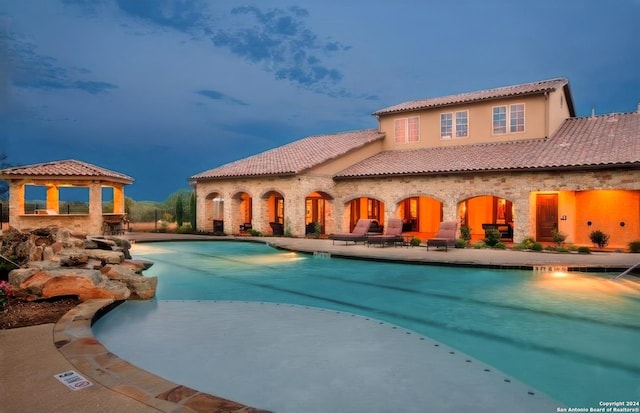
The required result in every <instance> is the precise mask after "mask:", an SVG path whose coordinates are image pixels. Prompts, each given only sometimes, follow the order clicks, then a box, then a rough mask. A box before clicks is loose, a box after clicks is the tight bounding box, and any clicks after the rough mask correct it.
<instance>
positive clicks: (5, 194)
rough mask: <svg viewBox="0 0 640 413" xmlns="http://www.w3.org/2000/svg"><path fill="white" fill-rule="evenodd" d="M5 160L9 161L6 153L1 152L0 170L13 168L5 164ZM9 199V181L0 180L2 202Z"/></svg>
mask: <svg viewBox="0 0 640 413" xmlns="http://www.w3.org/2000/svg"><path fill="white" fill-rule="evenodd" d="M5 159H7V155H6V154H5V153H4V152H0V169H5V168H8V167H10V166H11V165H9V164H8V163H6V162H5ZM8 199H9V183H8V182H7V181H2V180H0V200H2V201H7V200H8Z"/></svg>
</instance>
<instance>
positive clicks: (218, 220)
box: [204, 192, 224, 234]
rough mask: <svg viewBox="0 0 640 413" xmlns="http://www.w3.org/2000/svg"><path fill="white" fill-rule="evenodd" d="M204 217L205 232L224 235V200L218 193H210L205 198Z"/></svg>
mask: <svg viewBox="0 0 640 413" xmlns="http://www.w3.org/2000/svg"><path fill="white" fill-rule="evenodd" d="M205 199H206V201H205V206H204V216H205V222H206V227H205V229H206V230H211V232H213V233H214V234H223V233H224V198H223V197H222V194H221V193H219V192H211V193H209V194H208V195H207V196H206V198H205Z"/></svg>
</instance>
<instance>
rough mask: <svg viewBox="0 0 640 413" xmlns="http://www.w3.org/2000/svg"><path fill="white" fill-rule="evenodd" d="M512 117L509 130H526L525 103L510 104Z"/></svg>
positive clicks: (513, 131) (512, 131)
mask: <svg viewBox="0 0 640 413" xmlns="http://www.w3.org/2000/svg"><path fill="white" fill-rule="evenodd" d="M509 112H510V118H511V121H510V123H509V132H511V133H515V132H524V103H518V104H517V105H510V106H509Z"/></svg>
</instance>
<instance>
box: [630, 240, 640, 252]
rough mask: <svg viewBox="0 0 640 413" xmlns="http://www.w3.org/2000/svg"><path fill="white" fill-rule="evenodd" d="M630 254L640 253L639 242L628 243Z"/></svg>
mask: <svg viewBox="0 0 640 413" xmlns="http://www.w3.org/2000/svg"><path fill="white" fill-rule="evenodd" d="M629 251H630V252H634V253H635V252H640V241H631V242H630V243H629Z"/></svg>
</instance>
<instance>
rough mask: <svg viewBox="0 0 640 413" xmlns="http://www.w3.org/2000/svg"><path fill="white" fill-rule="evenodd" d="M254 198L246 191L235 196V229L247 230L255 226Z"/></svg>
mask: <svg viewBox="0 0 640 413" xmlns="http://www.w3.org/2000/svg"><path fill="white" fill-rule="evenodd" d="M252 221H253V199H252V198H251V195H249V194H248V193H246V192H238V193H236V194H235V195H234V196H233V214H232V225H233V228H234V231H235V230H236V229H237V230H238V231H239V232H246V231H248V230H250V229H252V228H253V222H252Z"/></svg>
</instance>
